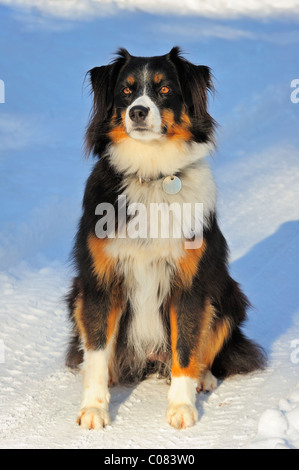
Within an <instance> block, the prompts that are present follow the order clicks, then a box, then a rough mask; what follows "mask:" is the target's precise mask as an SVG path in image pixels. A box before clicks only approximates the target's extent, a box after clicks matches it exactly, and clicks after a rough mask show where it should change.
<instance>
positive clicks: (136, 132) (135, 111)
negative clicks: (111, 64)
mask: <svg viewBox="0 0 299 470" xmlns="http://www.w3.org/2000/svg"><path fill="white" fill-rule="evenodd" d="M114 103H115V113H116V120H115V122H116V123H117V122H120V123H121V124H120V125H123V126H124V130H125V132H126V133H127V134H128V135H129V136H130V137H132V138H133V139H137V140H143V141H151V140H153V139H160V138H162V137H163V136H166V135H168V137H169V136H170V134H171V133H172V134H174V132H175V124H176V123H177V125H178V124H179V123H180V124H181V126H184V125H185V127H186V117H187V116H186V113H185V121H184V124H183V122H181V121H182V111H183V106H184V102H183V97H182V92H181V88H180V83H179V80H178V77H177V74H176V73H175V70H174V67H173V65H172V64H171V63H169V62H167V61H166V60H163V58H161V57H158V58H150V59H143V60H141V59H139V58H132V59H131V60H129V62H128V64H127V65H125V66H124V68H123V69H122V71H121V72H120V74H119V76H118V80H117V82H116V86H115V94H114ZM187 120H188V119H187ZM185 130H186V131H187V129H185ZM187 132H188V131H187ZM185 137H187V138H188V137H189V136H187V135H186V136H185Z"/></svg>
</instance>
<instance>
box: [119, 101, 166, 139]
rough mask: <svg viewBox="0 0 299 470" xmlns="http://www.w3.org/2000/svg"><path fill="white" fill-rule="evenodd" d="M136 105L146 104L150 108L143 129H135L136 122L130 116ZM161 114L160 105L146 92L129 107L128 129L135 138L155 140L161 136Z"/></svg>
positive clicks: (126, 117) (126, 122)
mask: <svg viewBox="0 0 299 470" xmlns="http://www.w3.org/2000/svg"><path fill="white" fill-rule="evenodd" d="M134 106H144V107H145V108H147V109H148V115H147V116H146V118H145V121H144V125H145V128H144V129H143V130H135V128H136V124H135V123H134V122H133V121H132V119H131V118H130V110H131V109H132V108H133V107H134ZM161 123H162V120H161V115H160V111H159V109H158V107H157V106H156V105H155V103H154V102H153V101H152V100H151V99H150V97H149V96H147V95H146V94H144V95H142V96H139V98H137V99H136V100H134V101H133V103H131V105H130V106H129V107H128V108H127V111H126V116H125V125H126V131H127V133H128V134H129V135H130V137H132V138H133V139H137V140H153V139H159V138H160V137H161V135H162V134H161Z"/></svg>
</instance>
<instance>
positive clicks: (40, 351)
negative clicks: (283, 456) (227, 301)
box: [0, 0, 299, 450]
mask: <svg viewBox="0 0 299 470" xmlns="http://www.w3.org/2000/svg"><path fill="white" fill-rule="evenodd" d="M216 3H217V5H219V11H218V12H216V10H215V5H216ZM4 4H6V6H4ZM83 4H84V5H85V7H84V8H86V9H88V8H95V9H94V10H89V11H93V12H94V17H93V18H91V16H90V15H89V16H88V15H85V14H80V11H79V10H80V8H81V9H82V5H83ZM98 4H99V2H96V1H94V2H91V1H89V2H81V1H80V0H77V1H75V0H74V1H72V2H66V1H63V0H62V1H61V2H58V3H57V2H53V1H52V2H50V0H48V1H43V2H42V1H40V2H38V1H37V0H36V1H34V0H27V1H25V0H24V1H22V2H21V1H12V0H11V1H8V0H0V63H1V67H0V80H3V83H4V84H5V100H4V101H5V102H4V103H1V102H0V150H1V153H0V168H1V172H0V198H1V212H0V322H1V329H0V447H1V448H102V449H139V448H143V449H151V448H158V449H193V450H196V449H201V448H241V449H245V448H251V449H252V448H271V449H273V448H276V449H283V448H299V290H298V265H299V253H298V245H299V205H298V200H299V186H298V179H299V152H298V144H299V134H298V123H299V103H295V102H292V101H291V93H292V92H294V88H292V86H291V83H292V82H293V80H295V79H298V78H299V77H298V65H299V59H298V52H297V50H298V43H299V33H298V25H297V21H298V15H297V13H298V2H286V1H284V2H279V1H276V2H274V1H272V2H266V1H259V2H255V1H254V0H251V1H248V2H246V5H245V4H244V2H191V1H190V2H185V3H184V2H178V4H176V2H174V1H173V2H166V1H164V2H163V1H160V2H155V1H154V0H152V1H147V2H137V1H136V2H133V1H132V2H130V3H129V4H128V10H127V9H126V5H125V4H124V2H120V1H119V2H112V3H111V2H109V1H108V0H107V1H106V2H105V16H103V15H102V14H98V12H99V9H98ZM137 4H138V9H136V8H133V7H136V6H137ZM30 5H31V6H35V7H37V8H33V9H31V8H29V6H30ZM53 5H55V11H54V7H53ZM58 5H59V6H58ZM66 5H68V6H67V8H66ZM169 5H171V6H172V8H173V7H174V6H175V7H176V12H177V15H174V14H173V15H172V16H169V15H168V14H166V13H165V12H166V11H167V6H169ZM207 5H210V6H209V8H210V12H209V13H208V12H207V10H206V9H207V8H208V6H207ZM229 5H230V14H228V8H229ZM160 6H161V8H160ZM162 6H163V8H162ZM199 6H200V7H201V9H200V10H199ZM279 6H280V7H281V8H284V9H285V12H286V15H285V17H284V18H283V19H279V15H277V14H274V9H275V8H276V9H278V7H279ZM23 7H25V9H23ZM158 7H159V8H160V11H159V14H156V12H157V11H158ZM205 8H206V9H205ZM183 10H184V11H183ZM240 10H242V11H241V13H242V14H239V13H240ZM249 10H250V12H249ZM287 10H288V11H289V13H290V14H289V15H287ZM190 12H192V14H190ZM238 12H239V13H238ZM54 13H55V14H54ZM109 13H113V15H110V14H109ZM195 13H196V14H197V15H198V16H195ZM232 18H233V19H232ZM115 31H117V34H115ZM175 44H179V45H181V46H182V48H183V49H184V50H185V51H186V52H187V53H188V55H187V57H188V58H189V59H190V60H192V61H194V62H197V63H203V64H206V65H209V66H211V67H212V69H213V72H214V75H215V85H216V89H217V93H216V95H215V96H214V98H212V99H211V102H210V107H211V114H212V115H213V116H214V117H215V119H216V120H217V121H218V122H219V123H220V125H221V126H220V128H219V129H218V149H217V152H216V153H215V155H214V156H213V157H212V158H211V159H210V164H211V166H212V169H213V171H214V174H215V178H216V182H217V186H218V193H219V195H218V199H219V220H220V225H221V228H222V230H223V232H224V234H225V236H226V237H227V240H228V243H229V245H230V248H231V271H232V274H233V276H234V277H235V278H236V279H237V280H238V281H239V282H240V283H241V285H242V287H243V289H244V290H245V292H246V294H247V295H248V297H249V298H250V300H251V302H252V304H253V308H252V309H251V310H250V314H249V320H248V322H247V324H246V328H245V329H246V333H247V334H248V335H249V336H250V337H252V338H253V339H255V340H256V341H258V342H259V343H260V344H261V345H262V346H263V347H264V348H265V349H266V351H267V353H268V355H269V365H268V367H267V369H266V370H265V371H263V372H257V373H254V374H251V375H249V376H236V377H232V378H230V379H227V380H225V381H223V382H221V383H219V385H218V387H217V389H216V390H215V391H214V392H213V393H211V394H199V395H198V397H197V407H198V412H199V421H198V423H197V424H196V425H195V426H194V427H193V428H190V429H186V430H183V431H177V430H175V429H173V428H171V427H170V426H169V425H168V424H167V423H166V421H165V411H166V407H167V392H168V385H167V384H166V383H165V382H164V380H160V379H158V378H157V377H151V378H149V379H148V380H146V381H144V382H142V383H140V384H138V385H137V386H134V387H129V386H116V387H114V388H112V389H111V405H110V410H111V421H112V422H111V426H108V427H107V428H105V429H104V430H102V431H99V432H92V431H90V432H89V431H82V430H81V429H80V428H79V427H78V426H77V425H76V416H77V412H78V408H79V405H80V399H81V392H82V377H81V374H73V373H71V372H70V371H68V370H67V369H66V368H65V367H64V352H65V347H66V343H67V339H68V333H69V325H68V320H67V312H66V308H65V304H64V302H63V296H64V295H65V294H66V292H67V290H68V287H69V285H70V280H71V277H72V268H71V265H70V263H69V262H68V256H69V253H70V250H71V247H72V242H73V236H74V233H75V230H76V226H77V222H78V218H79V216H80V207H81V199H82V193H83V188H84V183H85V180H86V178H87V175H88V174H89V171H90V168H91V165H92V162H90V161H85V160H84V159H83V158H82V147H83V136H84V130H85V125H86V122H87V119H88V113H89V107H90V97H89V93H88V89H87V87H86V85H84V84H83V82H84V77H85V73H86V71H87V70H89V69H90V68H91V67H93V66H95V65H101V64H104V63H107V62H108V61H109V60H110V59H111V57H112V55H111V54H112V53H113V52H114V51H115V50H116V49H117V48H118V47H119V46H124V47H127V48H128V49H129V51H130V52H131V53H132V54H135V55H156V54H163V53H166V52H167V51H168V50H169V49H170V48H171V47H172V46H173V45H175ZM0 101H1V100H0Z"/></svg>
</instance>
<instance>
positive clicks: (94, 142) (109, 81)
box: [85, 49, 131, 155]
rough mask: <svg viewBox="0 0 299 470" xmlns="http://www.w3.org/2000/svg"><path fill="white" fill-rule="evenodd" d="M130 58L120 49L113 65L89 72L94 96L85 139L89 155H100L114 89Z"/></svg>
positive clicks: (95, 68)
mask: <svg viewBox="0 0 299 470" xmlns="http://www.w3.org/2000/svg"><path fill="white" fill-rule="evenodd" d="M130 57H131V56H130V54H129V53H128V51H127V50H126V49H119V51H118V52H117V57H116V59H115V60H114V61H113V62H112V63H111V64H109V65H102V66H101V67H94V68H93V69H91V70H89V72H87V75H89V78H90V84H91V92H92V94H93V106H92V110H91V116H90V120H89V124H88V127H87V132H86V137H85V148H86V153H87V155H89V154H90V153H91V152H93V153H95V154H97V153H99V152H100V149H101V148H102V145H101V142H102V143H103V145H104V140H105V135H106V133H107V128H108V126H109V123H110V119H111V115H112V111H113V99H114V87H115V84H116V81H117V78H118V74H119V72H120V70H121V68H122V67H123V65H125V63H126V62H127V61H128V59H129V58H130Z"/></svg>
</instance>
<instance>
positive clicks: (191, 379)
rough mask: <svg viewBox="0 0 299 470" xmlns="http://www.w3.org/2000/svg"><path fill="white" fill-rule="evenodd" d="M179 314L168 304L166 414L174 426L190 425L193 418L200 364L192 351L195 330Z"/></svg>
mask: <svg viewBox="0 0 299 470" xmlns="http://www.w3.org/2000/svg"><path fill="white" fill-rule="evenodd" d="M179 315H182V314H181V313H180V312H179V309H178V306H177V305H176V304H175V303H173V304H172V306H171V308H170V330H171V349H172V369H171V385H170V390H169V393H168V401H169V406H168V409H167V412H166V418H167V421H168V422H169V423H170V424H171V425H172V426H173V427H175V428H177V429H181V428H186V427H189V426H193V425H194V424H195V422H196V421H197V410H196V408H195V399H196V387H197V384H198V377H199V375H200V365H199V362H198V359H197V357H196V354H195V351H194V349H196V339H197V338H196V331H194V330H193V332H188V328H187V325H185V327H186V328H185V330H184V329H183V328H182V325H180V320H179V318H178V317H179ZM195 329H196V328H195ZM190 333H191V334H190Z"/></svg>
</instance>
